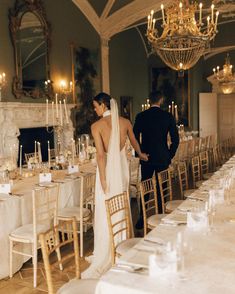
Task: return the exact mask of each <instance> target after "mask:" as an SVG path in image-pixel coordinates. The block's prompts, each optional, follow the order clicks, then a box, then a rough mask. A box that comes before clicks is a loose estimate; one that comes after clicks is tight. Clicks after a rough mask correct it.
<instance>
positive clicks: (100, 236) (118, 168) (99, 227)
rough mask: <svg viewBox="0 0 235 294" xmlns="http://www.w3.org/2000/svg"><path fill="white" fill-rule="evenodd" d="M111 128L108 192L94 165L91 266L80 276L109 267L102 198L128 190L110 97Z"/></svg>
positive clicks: (96, 275) (96, 274)
mask: <svg viewBox="0 0 235 294" xmlns="http://www.w3.org/2000/svg"><path fill="white" fill-rule="evenodd" d="M111 119H112V131H111V136H110V141H109V148H108V153H107V164H106V181H107V186H108V194H106V195H105V194H104V192H103V189H102V186H101V183H100V176H99V170H98V167H97V174H96V187H95V219H94V251H93V256H92V258H91V265H90V266H89V268H88V269H87V270H86V271H84V272H83V273H82V278H83V279H88V278H99V277H100V276H101V275H102V274H103V273H104V272H106V271H107V270H108V269H109V268H110V267H111V249H110V241H109V229H108V223H107V216H106V208H105V199H107V198H110V197H112V196H114V195H117V194H120V193H122V192H124V191H127V189H128V183H129V168H128V162H127V158H126V154H125V148H123V149H122V150H121V151H120V131H119V117H118V111H117V104H116V101H115V100H114V99H111Z"/></svg>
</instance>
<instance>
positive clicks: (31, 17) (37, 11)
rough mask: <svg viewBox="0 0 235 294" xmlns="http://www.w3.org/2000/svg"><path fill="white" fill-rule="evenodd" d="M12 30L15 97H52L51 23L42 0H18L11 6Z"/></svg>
mask: <svg viewBox="0 0 235 294" xmlns="http://www.w3.org/2000/svg"><path fill="white" fill-rule="evenodd" d="M9 19H10V32H11V37H12V43H13V46H14V57H15V77H14V78H13V86H12V88H13V93H14V95H15V96H16V98H21V97H22V96H26V97H32V98H42V97H45V96H47V97H51V96H52V95H53V89H52V84H51V81H50V67H49V43H50V42H49V41H50V34H49V33H50V26H49V24H48V22H47V20H46V14H45V10H44V7H43V5H42V1H41V0H16V2H15V6H14V8H13V9H10V13H9Z"/></svg>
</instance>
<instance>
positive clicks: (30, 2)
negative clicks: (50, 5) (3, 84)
mask: <svg viewBox="0 0 235 294" xmlns="http://www.w3.org/2000/svg"><path fill="white" fill-rule="evenodd" d="M26 12H32V13H33V14H34V15H36V16H37V17H38V18H39V20H40V22H41V24H42V28H43V32H44V36H45V39H46V44H47V52H46V76H47V79H48V80H51V79H50V64H49V53H50V45H51V38H50V31H51V26H50V24H49V23H48V21H47V18H46V11H45V9H44V6H43V3H42V0H16V2H15V5H14V8H11V9H9V29H10V35H11V40H12V44H13V47H14V61H15V76H14V77H13V83H12V91H13V94H14V95H15V97H16V98H22V97H30V98H43V97H45V96H46V97H48V98H51V99H52V97H53V94H54V93H53V87H52V83H50V87H48V88H47V90H45V91H43V90H41V89H39V90H38V91H34V90H32V91H25V90H23V88H22V83H23V81H22V77H21V73H20V71H21V70H22V69H21V67H20V66H19V60H18V55H17V47H16V34H17V32H18V30H19V28H20V26H21V21H22V17H23V16H24V14H25V13H26Z"/></svg>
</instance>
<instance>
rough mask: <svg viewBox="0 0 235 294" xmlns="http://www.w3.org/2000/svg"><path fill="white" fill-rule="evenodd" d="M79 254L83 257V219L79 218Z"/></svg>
mask: <svg viewBox="0 0 235 294" xmlns="http://www.w3.org/2000/svg"><path fill="white" fill-rule="evenodd" d="M80 256H81V257H83V221H81V220H80Z"/></svg>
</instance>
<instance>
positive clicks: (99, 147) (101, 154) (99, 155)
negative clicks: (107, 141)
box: [91, 123, 107, 192]
mask: <svg viewBox="0 0 235 294" xmlns="http://www.w3.org/2000/svg"><path fill="white" fill-rule="evenodd" d="M91 133H92V136H93V138H94V141H95V147H96V160H97V165H98V168H99V174H100V182H101V186H102V189H103V191H104V192H106V189H107V184H106V174H105V167H106V155H105V150H104V146H103V141H102V138H101V135H100V132H99V128H98V127H97V124H96V123H94V124H93V125H92V126H91Z"/></svg>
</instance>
